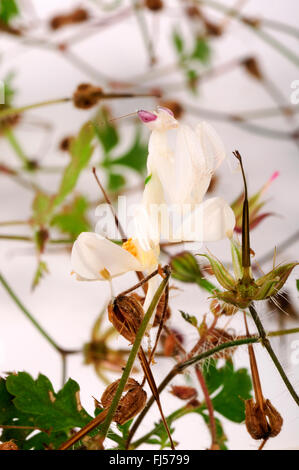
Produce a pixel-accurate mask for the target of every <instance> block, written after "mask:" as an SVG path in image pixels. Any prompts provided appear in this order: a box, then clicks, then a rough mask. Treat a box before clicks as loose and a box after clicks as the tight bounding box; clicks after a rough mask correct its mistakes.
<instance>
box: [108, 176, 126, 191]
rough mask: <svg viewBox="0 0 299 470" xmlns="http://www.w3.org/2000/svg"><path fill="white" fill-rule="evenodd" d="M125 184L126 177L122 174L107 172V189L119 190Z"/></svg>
mask: <svg viewBox="0 0 299 470" xmlns="http://www.w3.org/2000/svg"><path fill="white" fill-rule="evenodd" d="M125 184H126V179H125V177H124V176H123V175H120V174H117V173H109V176H108V190H109V191H110V192H116V191H119V190H120V189H121V188H123V187H124V186H125Z"/></svg>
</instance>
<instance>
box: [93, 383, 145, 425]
mask: <svg viewBox="0 0 299 470" xmlns="http://www.w3.org/2000/svg"><path fill="white" fill-rule="evenodd" d="M119 382H120V380H116V381H115V382H113V383H112V384H110V385H108V387H107V388H106V390H105V391H104V393H103V395H102V398H101V402H102V405H103V407H104V408H109V406H110V405H111V403H112V400H113V397H114V395H115V393H116V390H117V387H118V385H119ZM124 391H126V392H127V393H126V394H125V395H123V396H122V398H121V399H120V401H119V404H118V407H117V410H116V413H115V415H114V418H113V419H114V421H115V422H116V423H118V424H124V423H126V422H127V421H129V420H130V419H132V418H134V416H136V415H137V414H138V413H140V411H142V410H143V408H144V407H145V404H146V398H147V395H146V392H145V391H144V390H143V389H142V387H141V386H140V384H139V383H138V382H137V381H136V380H135V379H132V378H129V379H128V381H127V383H126V386H125V389H124Z"/></svg>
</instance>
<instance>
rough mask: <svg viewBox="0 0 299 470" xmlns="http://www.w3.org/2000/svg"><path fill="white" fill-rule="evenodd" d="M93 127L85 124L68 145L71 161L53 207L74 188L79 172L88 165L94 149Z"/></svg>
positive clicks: (88, 123) (89, 123)
mask: <svg viewBox="0 0 299 470" xmlns="http://www.w3.org/2000/svg"><path fill="white" fill-rule="evenodd" d="M94 134H95V131H94V126H93V125H92V124H91V122H87V123H86V124H84V125H83V126H82V128H81V129H80V132H79V134H78V136H77V137H76V138H75V139H73V140H72V142H71V145H70V154H71V161H70V163H69V164H68V166H67V167H66V168H65V170H64V174H63V176H62V181H61V183H60V187H59V190H58V194H57V195H56V197H55V200H54V205H55V207H57V206H59V205H60V204H61V203H62V202H63V201H64V199H65V198H66V196H68V194H69V193H70V192H71V191H72V190H73V189H74V188H75V186H76V184H77V181H78V178H79V176H80V173H81V171H82V170H83V169H84V168H85V167H86V166H87V165H88V164H89V161H90V159H91V156H92V153H93V150H94V147H93V146H92V140H93V138H94Z"/></svg>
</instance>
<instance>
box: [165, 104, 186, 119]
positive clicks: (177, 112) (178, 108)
mask: <svg viewBox="0 0 299 470" xmlns="http://www.w3.org/2000/svg"><path fill="white" fill-rule="evenodd" d="M159 105H160V106H162V107H163V108H168V109H170V111H172V112H173V114H174V117H175V118H176V119H180V118H181V117H182V115H183V114H184V108H183V106H182V105H181V104H180V103H179V102H178V101H172V100H169V101H160V103H159Z"/></svg>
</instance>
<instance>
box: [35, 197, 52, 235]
mask: <svg viewBox="0 0 299 470" xmlns="http://www.w3.org/2000/svg"><path fill="white" fill-rule="evenodd" d="M32 210H33V214H32V223H33V225H37V226H39V227H40V226H43V225H47V224H48V223H49V221H50V219H51V216H52V211H53V196H49V195H48V194H45V193H41V192H39V193H37V194H36V195H35V198H34V199H33V203H32Z"/></svg>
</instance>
